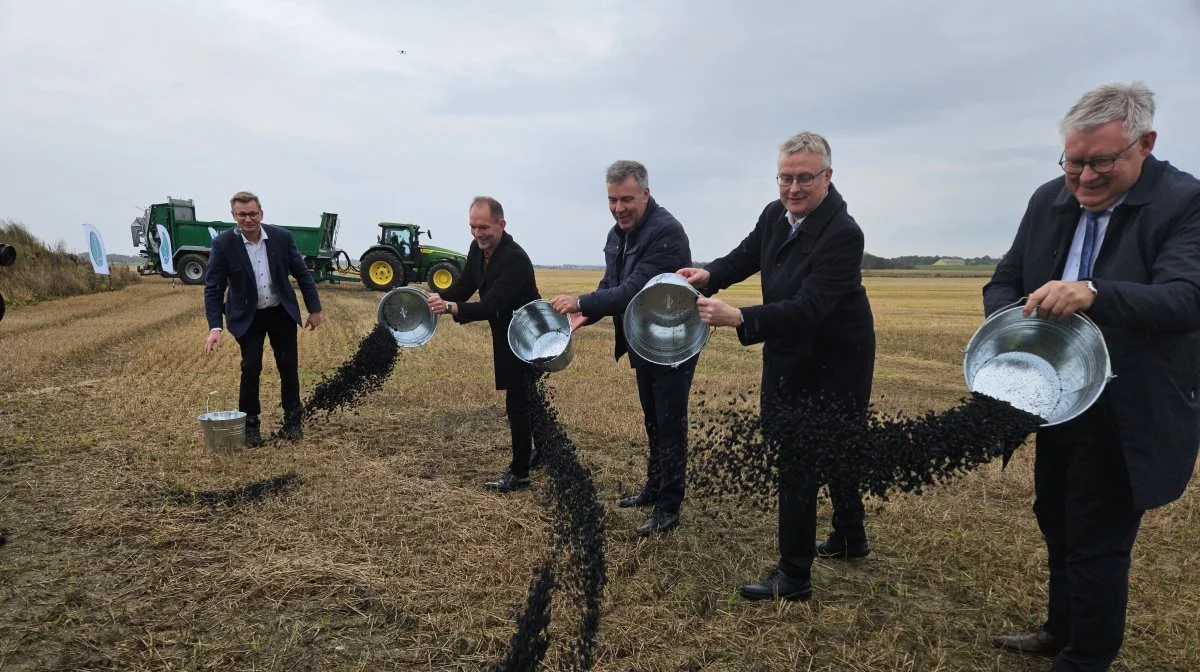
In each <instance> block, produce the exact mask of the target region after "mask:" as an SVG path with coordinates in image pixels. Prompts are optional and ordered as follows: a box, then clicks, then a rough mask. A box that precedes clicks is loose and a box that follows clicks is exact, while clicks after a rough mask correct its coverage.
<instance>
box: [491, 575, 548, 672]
mask: <svg viewBox="0 0 1200 672" xmlns="http://www.w3.org/2000/svg"><path fill="white" fill-rule="evenodd" d="M554 586H555V583H554V557H553V555H551V556H550V557H547V558H546V559H545V560H544V561H542V563H541V564H540V565H538V568H537V572H536V573H535V575H534V578H533V582H532V583H531V584H530V586H529V598H528V599H527V600H526V602H525V611H524V612H523V613H522V614H521V615H520V616H517V618H516V622H517V631H516V632H514V633H513V636H512V639H511V640H509V643H508V653H507V654H506V655H505V656H504V658H503V659H502V660H500V661H498V662H497V663H496V664H495V665H493V666H492V668H491V669H492V670H493V672H522V671H524V670H535V669H537V667H538V665H540V664H541V662H542V659H543V658H545V656H546V650H547V649H548V648H549V647H550V637H549V635H547V634H546V628H547V627H549V625H550V597H551V595H552V593H553V591H554Z"/></svg>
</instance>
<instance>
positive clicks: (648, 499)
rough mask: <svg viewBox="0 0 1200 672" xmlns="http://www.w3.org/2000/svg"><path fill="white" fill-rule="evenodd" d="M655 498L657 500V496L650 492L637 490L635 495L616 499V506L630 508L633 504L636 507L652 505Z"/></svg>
mask: <svg viewBox="0 0 1200 672" xmlns="http://www.w3.org/2000/svg"><path fill="white" fill-rule="evenodd" d="M657 500H658V497H657V496H654V495H651V494H650V493H648V492H646V491H645V490H642V491H641V492H639V493H638V494H636V495H632V496H629V497H622V498H621V499H618V500H617V506H619V507H621V508H622V509H630V508H633V507H635V506H636V507H643V506H654V502H655V501H657Z"/></svg>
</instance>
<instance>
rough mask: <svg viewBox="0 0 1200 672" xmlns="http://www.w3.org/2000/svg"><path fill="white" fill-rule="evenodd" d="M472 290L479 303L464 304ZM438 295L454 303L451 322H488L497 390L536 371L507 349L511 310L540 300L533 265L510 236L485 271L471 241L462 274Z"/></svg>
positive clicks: (476, 248) (477, 247) (504, 238)
mask: <svg viewBox="0 0 1200 672" xmlns="http://www.w3.org/2000/svg"><path fill="white" fill-rule="evenodd" d="M476 290H478V291H479V301H477V302H473V303H464V301H466V300H467V299H469V298H471V295H473V294H474V293H475V292H476ZM440 296H441V297H442V298H443V299H445V300H447V301H454V302H456V303H458V315H456V316H455V317H454V321H455V322H459V323H467V322H476V321H479V320H487V321H488V326H490V327H491V330H492V364H493V366H494V367H495V372H496V389H497V390H507V389H509V387H512V386H515V385H519V384H520V383H521V381H523V380H524V379H525V378H526V377H528V376H531V375H533V374H534V373H535V372H536V369H534V368H533V366H531V365H529V364H526V363H525V362H522V361H521V360H520V359H518V358H517V356H516V355H514V354H513V351H512V348H510V347H508V323H509V322H512V316H513V311H515V310H517V309H518V308H520V307H521V306H524V305H525V304H527V303H529V302H530V301H535V300H537V299H540V298H542V297H541V295H540V294H538V288H537V282H536V281H535V280H534V276H533V262H531V261H530V260H529V255H528V254H525V250H524V249H522V248H521V246H520V245H518V244H517V241H515V240H513V237H512V236H511V235H509V234H508V233H507V232H506V233H505V234H504V235H503V236H502V237H501V238H500V243H499V244H498V245H496V251H495V252H493V253H492V259H491V261H490V262H488V264H487V267H486V268H484V265H483V251H482V250H480V249H479V244H478V243H475V242H474V241H472V242H471V247H470V249H469V250H467V265H466V267H465V268H463V272H462V275H460V276H458V280H456V281H455V282H454V284H453V285H451V286H450V287H449V288H448V289H446V291H444V292H441V293H440Z"/></svg>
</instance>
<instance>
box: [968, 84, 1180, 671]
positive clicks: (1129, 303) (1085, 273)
mask: <svg viewBox="0 0 1200 672" xmlns="http://www.w3.org/2000/svg"><path fill="white" fill-rule="evenodd" d="M1153 121H1154V94H1153V93H1151V91H1150V90H1149V89H1148V88H1146V86H1145V85H1144V84H1142V83H1141V82H1133V83H1132V84H1128V85H1125V84H1109V85H1105V86H1101V87H1098V88H1096V89H1094V90H1092V91H1089V92H1087V93H1085V94H1084V95H1083V96H1082V97H1081V98H1080V99H1079V101H1078V102H1076V103H1075V105H1074V107H1072V108H1071V109H1070V111H1069V112H1068V113H1067V115H1066V117H1064V118H1063V120H1062V122H1061V123H1060V131H1061V133H1062V138H1063V153H1062V156H1061V157H1060V159H1059V162H1058V163H1059V165H1060V166H1062V169H1063V172H1064V173H1065V175H1062V176H1060V177H1058V178H1055V179H1054V180H1051V181H1050V182H1047V183H1046V184H1043V185H1042V186H1041V187H1039V188H1038V190H1037V191H1035V192H1034V194H1033V197H1032V198H1031V199H1030V201H1029V205H1028V208H1027V209H1026V211H1025V216H1024V218H1023V219H1022V220H1021V224H1020V227H1019V228H1018V229H1017V234H1016V238H1015V240H1014V241H1013V244H1012V248H1011V249H1010V250H1009V251H1008V253H1007V254H1005V255H1004V259H1003V260H1002V261H1001V262H1000V264H999V265H998V266H997V267H996V271H995V273H994V274H993V276H992V279H991V281H990V282H989V283H988V284H987V285H986V286H985V287H984V288H983V303H984V311H985V312H986V313H987V314H988V315H991V314H992V313H995V312H996V311H998V310H1000V309H1001V308H1004V307H1006V306H1009V305H1012V304H1014V303H1015V302H1018V301H1019V300H1020V299H1021V298H1022V297H1028V298H1027V299H1026V301H1025V303H1024V307H1023V311H1024V313H1025V314H1026V315H1031V314H1034V311H1035V310H1036V314H1037V315H1038V316H1039V317H1042V318H1045V319H1053V320H1061V319H1065V318H1067V317H1069V316H1071V315H1073V314H1075V313H1083V314H1085V315H1087V316H1088V317H1090V318H1091V319H1092V320H1093V321H1094V322H1095V323H1096V324H1097V325H1098V326H1099V327H1100V330H1101V332H1103V334H1104V338H1105V341H1106V343H1107V345H1108V350H1109V355H1110V357H1111V362H1112V368H1113V371H1114V373H1116V378H1114V379H1113V380H1112V381H1110V382H1109V383H1108V385H1107V386H1106V388H1105V390H1104V393H1103V394H1102V395H1101V396H1100V398H1099V399H1098V400H1097V401H1096V403H1094V404H1093V405H1092V406H1091V407H1090V408H1089V409H1088V410H1087V411H1086V412H1084V413H1083V414H1081V415H1080V416H1078V417H1076V418H1075V419H1073V420H1070V421H1068V422H1065V423H1062V424H1060V425H1055V426H1053V427H1043V428H1041V429H1040V430H1038V432H1037V448H1036V456H1035V462H1034V492H1035V501H1034V505H1033V509H1034V513H1035V515H1036V516H1037V521H1038V527H1039V529H1041V531H1042V535H1043V537H1044V538H1045V541H1046V550H1047V555H1048V564H1049V569H1050V585H1049V595H1048V600H1047V602H1048V604H1047V615H1046V620H1045V622H1044V623H1043V624H1042V625H1041V627H1039V628H1038V629H1037V630H1036V631H1034V632H1032V633H1027V634H1019V635H1004V636H998V637H996V638H994V639H993V642H994V643H995V645H996V646H999V647H1001V648H1004V649H1008V650H1011V651H1017V652H1021V653H1026V654H1033V655H1046V656H1054V657H1055V658H1054V666H1053V668H1052V669H1054V670H1107V669H1108V667H1109V665H1111V664H1112V661H1113V660H1114V659H1115V658H1116V656H1117V652H1118V650H1120V648H1121V642H1122V639H1123V637H1124V632H1125V612H1126V605H1127V602H1128V599H1129V564H1130V551H1131V550H1132V548H1133V542H1134V538H1135V537H1136V536H1137V532H1138V526H1139V525H1140V523H1141V519H1142V515H1143V513H1144V512H1145V511H1146V510H1147V509H1152V508H1155V507H1159V506H1162V505H1164V504H1167V503H1169V502H1172V501H1174V500H1176V499H1178V498H1179V496H1180V495H1181V494H1182V493H1183V491H1184V488H1185V487H1186V486H1187V483H1188V481H1189V480H1190V478H1191V475H1192V470H1193V468H1194V466H1195V463H1196V453H1197V446H1200V399H1198V397H1200V181H1198V180H1197V179H1196V178H1194V177H1193V176H1191V175H1189V174H1187V173H1184V172H1182V171H1180V170H1179V169H1177V168H1175V167H1174V166H1172V165H1171V164H1169V163H1167V162H1166V161H1160V160H1159V159H1157V158H1155V157H1154V155H1153V154H1151V151H1152V150H1153V149H1154V142H1155V139H1156V137H1157V133H1156V132H1155V131H1154V130H1153Z"/></svg>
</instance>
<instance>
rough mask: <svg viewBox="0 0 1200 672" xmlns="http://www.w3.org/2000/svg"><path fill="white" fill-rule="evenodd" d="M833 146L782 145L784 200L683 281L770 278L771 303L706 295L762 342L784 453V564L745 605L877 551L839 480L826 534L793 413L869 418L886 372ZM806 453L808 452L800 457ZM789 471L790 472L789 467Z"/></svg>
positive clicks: (770, 433) (765, 384)
mask: <svg viewBox="0 0 1200 672" xmlns="http://www.w3.org/2000/svg"><path fill="white" fill-rule="evenodd" d="M832 179H833V168H832V164H831V156H830V149H829V143H828V142H827V141H826V140H825V138H823V137H821V136H820V135H818V134H816V133H811V132H808V131H805V132H801V133H798V134H796V135H795V136H793V137H791V138H789V139H788V140H787V141H785V142H784V143H783V145H782V146H781V147H780V152H779V172H778V174H777V175H776V180H777V182H778V184H779V200H778V201H773V202H771V203H770V204H769V205H767V207H766V208H765V209H764V210H763V211H762V214H761V215H760V216H759V218H758V223H757V224H756V225H755V227H754V230H753V231H751V232H750V235H748V236H746V238H745V240H743V241H742V242H741V244H740V245H738V247H737V248H736V249H734V250H733V251H732V252H730V253H729V254H727V255H725V256H724V257H722V258H720V259H717V260H716V261H713V262H712V263H710V264H708V265H707V266H705V267H704V268H703V269H698V268H684V269H681V270H680V271H679V274H680V275H682V276H683V277H685V278H687V279H688V282H690V283H691V284H692V285H693V286H695V287H697V288H699V289H702V290H704V292H705V294H707V295H708V296H709V297H711V295H712V294H713V293H715V292H716V291H717V290H721V289H725V288H726V287H729V286H730V285H733V284H735V283H738V282H741V281H743V280H745V279H746V278H748V277H750V276H751V275H753V274H754V273H760V274H761V280H762V297H763V303H762V305H758V306H750V307H747V308H742V309H738V308H735V307H733V306H730V305H729V304H727V303H725V302H724V301H721V300H720V299H714V298H700V299H698V304H699V307H700V316H701V318H702V319H703V321H704V323H705V324H709V325H714V326H730V327H736V328H737V335H738V339H739V340H740V341H741V343H742V344H743V345H754V344H757V343H763V344H764V345H763V371H762V386H761V389H760V401H759V404H760V412H761V417H762V419H763V423H764V424H763V430H764V432H765V433H766V435H767V438H768V439H769V440H771V441H773V442H775V443H777V444H778V445H779V446H780V450H781V451H784V452H783V453H782V454H781V457H780V466H781V469H780V482H779V565H778V567H776V568H775V569H774V570H772V571H771V572H770V573H769V574H768V575H767V576H766V578H764V579H763V580H762V581H760V582H758V583H754V584H750V585H747V586H743V587H742V589H741V594H742V596H743V597H745V598H746V599H750V600H762V599H771V598H781V599H793V600H805V599H808V598H809V596H810V595H811V594H812V584H811V581H810V579H811V569H812V563H813V559H814V557H815V556H817V555H820V556H821V557H826V558H856V557H862V556H865V555H867V554H868V553H869V552H870V546H869V545H868V543H867V536H866V531H865V529H864V526H863V504H862V496H861V495H860V494H859V491H858V484H856V483H841V482H832V483H829V489H830V499H831V500H832V502H833V506H834V513H833V531H832V532H831V533H830V535H829V537H828V539H826V540H824V541H819V540H817V539H816V522H817V493H818V489H819V486H820V483H817V482H816V481H815V480H813V479H812V478H811V477H810V475H809V474H810V472H809V471H808V470H806V469H804V463H805V459H804V453H803V451H804V450H805V448H806V447H805V446H802V445H795V442H794V441H793V440H791V439H789V438H788V429H789V427H786V426H779V425H783V424H786V421H785V420H784V419H785V418H788V417H792V418H794V417H795V413H796V412H797V409H798V408H800V407H801V406H802V405H803V406H808V407H810V408H812V406H809V405H811V404H823V406H820V408H828V409H830V410H829V413H828V414H825V413H822V414H821V416H822V417H829V418H833V417H834V416H837V417H842V418H845V419H846V420H847V421H851V422H853V421H858V419H860V418H863V417H865V413H866V410H867V407H868V405H869V403H870V397H871V378H872V375H873V373H874V368H875V323H874V317H873V315H872V313H871V305H870V302H868V300H867V292H866V289H865V288H864V287H863V286H862V273H861V271H860V268H861V266H862V257H863V233H862V230H861V229H859V227H858V224H857V223H855V221H854V218H853V217H851V216H850V213H849V212H848V211H847V209H846V202H845V201H844V200H842V196H841V194H839V193H838V191H837V189H835V188H834V187H833V183H832ZM795 451H800V452H798V453H797V452H795ZM784 465H791V467H790V468H785V467H784Z"/></svg>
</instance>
